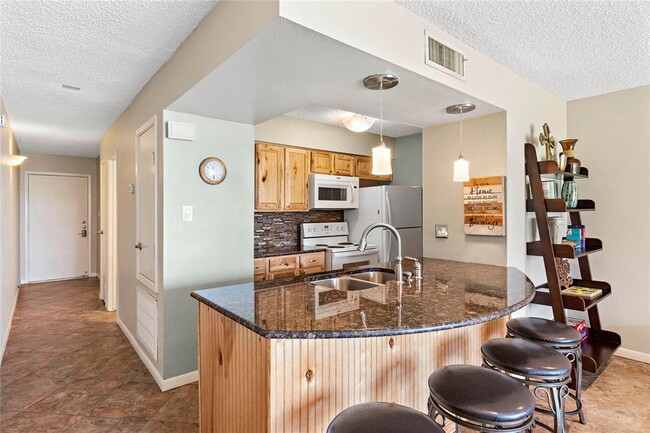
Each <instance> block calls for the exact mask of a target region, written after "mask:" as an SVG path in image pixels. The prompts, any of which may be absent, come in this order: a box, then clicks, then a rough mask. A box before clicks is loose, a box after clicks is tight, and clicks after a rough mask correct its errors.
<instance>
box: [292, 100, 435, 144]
mask: <svg viewBox="0 0 650 433" xmlns="http://www.w3.org/2000/svg"><path fill="white" fill-rule="evenodd" d="M353 114H354V113H351V112H349V111H345V110H337V109H334V108H327V107H322V106H320V105H317V104H308V105H305V106H302V107H300V108H299V109H296V110H293V111H290V112H289V113H287V114H285V116H290V117H296V118H298V119H303V120H311V121H314V122H320V123H327V124H329V125H335V126H340V127H341V128H344V126H343V124H342V123H341V121H342V120H343V119H344V118H346V117H349V116H352V115H353ZM367 132H370V133H372V134H379V119H375V123H374V124H373V125H372V126H371V127H370V129H369V130H368V131H367ZM419 132H422V128H418V127H416V126H409V125H404V124H402V123H397V122H390V121H387V120H384V135H386V136H388V137H395V138H397V137H404V136H406V135H412V134H417V133H419Z"/></svg>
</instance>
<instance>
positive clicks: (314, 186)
mask: <svg viewBox="0 0 650 433" xmlns="http://www.w3.org/2000/svg"><path fill="white" fill-rule="evenodd" d="M309 208H310V209H358V208H359V178H358V177H351V176H332V175H329V174H310V175H309Z"/></svg>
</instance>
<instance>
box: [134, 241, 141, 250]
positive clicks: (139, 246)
mask: <svg viewBox="0 0 650 433" xmlns="http://www.w3.org/2000/svg"><path fill="white" fill-rule="evenodd" d="M135 248H136V249H138V250H140V251H142V242H138V243H137V244H136V245H135Z"/></svg>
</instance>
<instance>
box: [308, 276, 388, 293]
mask: <svg viewBox="0 0 650 433" xmlns="http://www.w3.org/2000/svg"><path fill="white" fill-rule="evenodd" d="M311 284H315V285H317V286H322V287H328V288H330V289H335V290H365V289H371V288H373V287H377V286H378V284H377V283H374V282H370V281H362V280H358V279H355V278H350V277H349V276H342V277H337V278H328V279H325V280H316V281H311Z"/></svg>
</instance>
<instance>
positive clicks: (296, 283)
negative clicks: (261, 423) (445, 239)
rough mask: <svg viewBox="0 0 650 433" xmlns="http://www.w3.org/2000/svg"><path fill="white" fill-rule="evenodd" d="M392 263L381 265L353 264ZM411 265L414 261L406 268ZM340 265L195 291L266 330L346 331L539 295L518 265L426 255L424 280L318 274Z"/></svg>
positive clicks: (414, 325) (404, 329)
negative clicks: (354, 282) (353, 284)
mask: <svg viewBox="0 0 650 433" xmlns="http://www.w3.org/2000/svg"><path fill="white" fill-rule="evenodd" d="M365 270H389V271H390V267H389V266H386V265H374V266H367V267H364V268H357V269H355V270H351V271H346V272H345V274H346V275H348V276H349V277H352V278H353V277H354V274H355V273H359V272H363V271H365ZM410 270H412V265H411V264H410V263H409V262H405V263H404V271H410ZM391 272H392V271H391ZM333 275H341V271H336V272H329V273H327V272H325V273H322V274H318V275H313V276H300V277H293V278H287V279H281V280H272V281H263V282H259V283H244V284H238V285H232V286H224V287H218V288H214V289H205V290H199V291H195V292H193V293H192V297H193V298H195V299H197V300H198V301H199V302H202V303H204V304H206V305H208V306H210V307H211V308H214V309H215V310H217V311H218V312H220V313H222V314H224V315H226V316H228V317H229V318H231V319H233V320H235V321H237V322H238V323H240V324H241V325H243V326H245V327H247V328H249V329H251V330H253V331H254V332H256V333H258V334H259V335H261V336H263V337H266V338H346V337H374V336H382V335H399V334H412V333H418V332H427V331H436V330H443V329H450V328H457V327H462V326H469V325H474V324H477V323H483V322H488V321H490V320H494V319H496V318H498V317H502V316H505V315H507V314H510V313H512V312H514V311H516V310H518V309H520V308H522V307H524V306H525V305H527V304H528V303H530V301H531V300H532V299H533V296H534V294H535V289H534V286H533V284H532V283H531V282H530V280H529V279H528V278H527V277H526V275H524V274H523V273H522V272H521V271H519V270H517V269H515V268H511V267H508V268H506V267H501V266H491V265H481V264H475V263H464V262H455V261H449V260H438V259H429V258H425V259H423V279H422V282H421V283H420V284H418V283H417V282H415V281H414V282H413V283H411V284H410V285H409V284H406V283H404V284H403V285H402V287H401V295H400V286H399V285H398V284H397V283H396V282H395V281H389V282H388V283H387V284H386V285H381V286H379V287H375V288H370V289H365V290H356V291H341V290H334V289H330V288H326V287H324V286H319V285H318V279H323V278H327V277H329V276H333Z"/></svg>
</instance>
